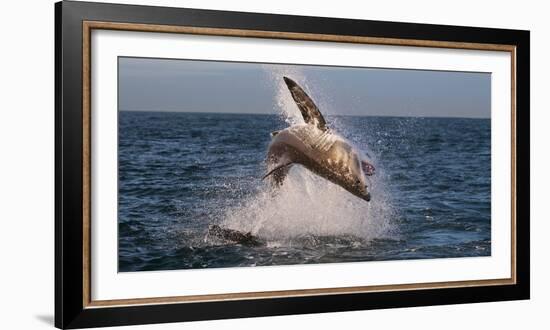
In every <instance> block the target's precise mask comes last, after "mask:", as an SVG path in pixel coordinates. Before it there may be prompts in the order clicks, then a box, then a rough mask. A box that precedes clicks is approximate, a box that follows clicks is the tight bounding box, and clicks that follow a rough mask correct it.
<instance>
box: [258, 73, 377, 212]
mask: <svg viewBox="0 0 550 330" xmlns="http://www.w3.org/2000/svg"><path fill="white" fill-rule="evenodd" d="M283 79H284V82H285V84H286V86H287V87H288V90H289V91H290V94H291V95H292V98H293V99H294V101H295V102H296V105H297V106H298V109H299V110H300V112H301V114H302V117H303V118H304V124H298V125H292V126H290V127H288V128H286V129H283V130H281V131H277V132H273V133H272V140H271V143H270V145H269V149H268V151H267V158H266V162H267V174H266V175H265V176H264V178H268V177H269V178H271V180H272V182H273V183H274V184H275V185H282V184H283V182H284V180H285V177H286V176H287V173H288V171H289V169H290V167H291V166H293V165H295V164H299V165H302V166H303V167H305V168H306V169H308V170H310V171H311V172H313V173H315V174H317V175H319V176H320V177H322V178H325V179H327V180H328V181H330V182H332V183H334V184H337V185H338V186H340V187H342V188H344V189H345V190H347V191H348V192H350V193H351V194H353V195H355V196H357V197H359V198H361V199H363V200H365V201H370V199H371V194H370V193H369V190H368V184H367V179H366V177H367V176H370V175H373V174H374V166H373V165H372V164H371V163H370V162H369V161H367V159H366V156H365V155H364V154H362V153H361V152H360V151H359V150H357V149H356V148H354V147H353V146H352V144H351V143H350V142H348V141H347V140H346V139H344V138H342V137H341V136H339V135H337V134H336V133H334V131H333V130H331V129H330V128H329V127H328V126H327V122H326V120H325V118H324V117H323V115H322V114H321V112H320V111H319V108H318V107H317V106H316V105H315V103H314V102H313V100H312V99H311V98H310V97H309V96H308V95H307V94H306V92H305V91H304V90H303V89H302V88H301V87H300V86H299V85H298V84H297V83H296V82H295V81H294V80H292V79H290V78H288V77H283Z"/></svg>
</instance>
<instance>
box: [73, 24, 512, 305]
mask: <svg viewBox="0 0 550 330" xmlns="http://www.w3.org/2000/svg"><path fill="white" fill-rule="evenodd" d="M94 29H97V30H118V31H133V32H153V33H178V34H195V35H211V36H227V37H248V38H270V39H287V40H304V41H324V42H341V43H360V44H376V45H389V46H411V47H432V48H450V49H468V50H486V51H504V52H510V55H511V112H512V114H511V115H512V117H511V118H512V120H511V127H510V128H511V130H512V134H511V140H512V141H511V143H512V150H511V168H512V170H511V186H512V190H511V212H512V213H511V218H512V219H511V229H512V231H511V236H512V237H511V247H510V248H511V277H510V278H501V279H488V280H468V281H449V282H431V283H414V284H392V285H369V286H354V287H336V288H320V289H298V290H284V291H262V292H239V293H225V294H205V295H188V296H173V297H151V298H129V299H114V300H92V297H91V286H92V283H91V148H92V146H91V125H92V123H91V102H92V100H91V46H92V45H91V33H92V30H94ZM82 34H83V35H82V132H83V134H82V135H83V136H82V139H83V140H82V142H83V145H82V190H83V191H82V193H83V194H82V196H83V197H82V221H83V225H82V228H83V239H82V241H83V246H82V251H83V258H82V260H83V265H82V270H83V278H82V280H83V294H82V297H83V307H84V308H102V307H115V306H129V305H150V304H175V303H191V302H210V301H228V300H248V299H268V298H283V297H300V296H318V295H335V294H354V293H367V292H384V291H409V290H427V289H443V288H460V287H476V286H495V285H514V284H516V197H517V196H516V189H515V187H516V46H515V45H503V44H484V43H470V42H453V41H435V40H419V39H397V38H380V37H362V36H343V35H332V34H313V33H296V32H280V31H262V30H244V29H225V28H204V27H192V26H179V25H178V26H176V25H156V24H140V23H120V22H102V21H83V22H82Z"/></svg>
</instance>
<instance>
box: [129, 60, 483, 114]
mask: <svg viewBox="0 0 550 330" xmlns="http://www.w3.org/2000/svg"><path fill="white" fill-rule="evenodd" d="M283 75H287V76H288V77H290V78H292V79H294V80H295V81H296V82H297V83H298V84H299V85H301V86H302V87H304V88H305V90H306V92H308V94H309V95H310V96H311V97H312V98H313V100H314V101H315V102H316V103H317V105H318V107H319V109H320V110H321V112H322V113H323V114H327V115H329V114H333V115H334V114H346V115H366V116H415V117H416V116H419V117H475V118H489V117H490V115H491V75H490V74H489V73H470V72H447V71H421V70H396V69H367V68H351V67H334V66H303V65H281V64H258V63H237V62H212V61H194V60H166V59H145V58H120V59H119V109H120V110H133V111H182V112H233V113H276V109H277V101H278V95H279V97H280V96H281V95H282V97H290V94H289V93H288V92H287V91H286V87H285V85H284V82H283V79H282V77H283ZM278 93H279V94H278Z"/></svg>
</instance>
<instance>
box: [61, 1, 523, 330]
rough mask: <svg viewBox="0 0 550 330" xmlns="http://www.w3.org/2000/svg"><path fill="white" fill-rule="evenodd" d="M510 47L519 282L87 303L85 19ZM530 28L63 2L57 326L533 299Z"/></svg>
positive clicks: (114, 324) (121, 323)
mask: <svg viewBox="0 0 550 330" xmlns="http://www.w3.org/2000/svg"><path fill="white" fill-rule="evenodd" d="M84 21H103V22H117V23H138V24H155V25H169V26H192V27H203V28H223V29H237V30H260V31H278V32H290V33H305V34H313V35H317V34H330V35H335V36H357V37H372V38H396V39H404V40H420V41H423V40H424V41H442V42H458V43H482V44H495V45H497V44H499V45H511V46H513V47H515V61H516V66H515V74H516V81H515V83H516V91H515V92H516V94H515V95H516V100H515V106H516V112H515V114H516V117H515V121H516V140H515V143H516V159H517V161H516V164H515V169H516V180H515V187H513V188H515V193H516V196H517V198H516V204H515V211H516V219H517V221H516V228H515V234H516V236H515V239H516V250H515V251H514V253H515V257H516V281H515V284H511V285H481V286H474V287H449V288H433V289H422V290H414V289H412V290H400V291H380V292H365V293H353V294H349V293H344V294H330V295H310V296H292V297H272V298H261V299H242V300H225V301H207V302H185V303H170V304H155V303H151V304H144V305H131V306H107V307H101V308H89V307H86V306H85V299H86V297H85V295H84V293H83V292H84V289H85V288H84V287H85V285H86V284H85V281H83V278H84V276H85V269H84V268H85V266H84V265H85V258H84V252H85V251H84V248H83V239H84V236H85V235H84V232H85V230H86V228H85V227H84V225H83V222H82V218H83V212H85V205H84V204H83V198H85V196H84V195H85V194H84V193H83V191H84V190H83V189H84V185H85V180H83V177H84V173H83V164H84V161H83V158H84V150H83V135H84V133H85V132H84V130H85V128H84V126H83V116H84V114H83V98H84V94H83V84H84V83H83V69H82V68H83V61H84V59H83V48H82V47H83V46H82V45H83V28H84V27H83V22H84ZM529 52H530V36H529V31H519V30H505V29H491V28H474V27H461V26H443V25H429V24H410V23H395V22H380V21H366V20H352V19H334V18H319V17H301V16H288V15H271V14H256V13H244V12H226V11H212V10H197V9H182V8H166V7H149V6H136V5H121V4H104V3H86V2H72V1H62V2H58V3H56V4H55V109H56V110H55V150H56V155H55V219H56V220H55V236H56V237H55V263H56V265H55V325H56V327H58V328H64V329H65V328H85V327H98V326H118V325H133V324H146V323H164V322H181V321H194V320H214V319H224V318H242V317H258V316H271V315H288V314H306V313H324V312H338V311H353V310H366V309H378V308H395V307H410V306H426V305H446V304H459V303H476V302H488V301H503V300H518V299H529V288H530V279H529V277H530V266H529V265H530V261H529V245H530V243H529V227H530V224H529V219H530V218H529V217H530V213H529V212H530V210H529V199H530V196H529V175H530V174H529V161H530V160H529V152H530V151H529V149H530V148H529V147H530V142H529V116H530V115H529V111H530V110H529V107H530V99H529V98H530V94H529V93H530V86H529V79H530V78H529V75H530V72H529V71H530V59H529V56H530V55H529Z"/></svg>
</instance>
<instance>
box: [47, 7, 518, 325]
mask: <svg viewBox="0 0 550 330" xmlns="http://www.w3.org/2000/svg"><path fill="white" fill-rule="evenodd" d="M55 14H56V26H55V27H56V47H55V49H56V98H55V100H56V120H55V125H56V191H55V203H56V291H55V292H56V310H55V323H56V326H57V327H59V328H82V327H95V326H111V325H112V326H115V325H129V324H144V323H161V322H180V321H192V320H208V319H221V318H239V317H254V316H269V315H284V314H303V313H322V312H334V311H350V310H364V309H375V308H393V307H406V306H424V305H437V304H457V303H474V302H487V301H501V300H516V299H528V298H529V32H528V31H517V30H502V29H490V28H475V27H457V26H441V25H428V24H410V23H395V22H379V21H363V20H348V19H333V18H318V17H299V16H284V15H270V14H253V13H240V12H222V11H210V10H196V9H182V8H164V7H147V6H130V5H116V4H102V3H84V2H70V1H63V2H59V3H57V4H56V6H55Z"/></svg>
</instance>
